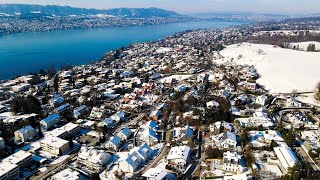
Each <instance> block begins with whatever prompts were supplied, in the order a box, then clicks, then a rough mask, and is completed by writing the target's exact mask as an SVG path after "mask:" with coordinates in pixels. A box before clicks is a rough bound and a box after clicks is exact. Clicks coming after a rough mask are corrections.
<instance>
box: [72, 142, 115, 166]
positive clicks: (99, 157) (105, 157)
mask: <svg viewBox="0 0 320 180" xmlns="http://www.w3.org/2000/svg"><path fill="white" fill-rule="evenodd" d="M111 158H112V157H111V155H110V154H109V153H107V152H105V151H103V150H98V149H94V148H91V147H85V146H82V147H81V149H80V151H79V153H78V158H77V162H78V163H79V164H81V165H84V166H86V167H87V168H88V169H90V170H91V171H93V172H100V171H101V170H102V169H103V167H105V166H106V165H107V164H108V163H109V162H110V160H111Z"/></svg>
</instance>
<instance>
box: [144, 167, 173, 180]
mask: <svg viewBox="0 0 320 180" xmlns="http://www.w3.org/2000/svg"><path fill="white" fill-rule="evenodd" d="M167 175H168V173H167V171H166V170H164V169H161V168H150V169H149V170H147V171H146V172H145V173H144V174H143V175H142V177H145V178H147V179H148V180H163V179H165V178H166V176H167Z"/></svg>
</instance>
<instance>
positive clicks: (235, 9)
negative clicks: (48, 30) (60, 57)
mask: <svg viewBox="0 0 320 180" xmlns="http://www.w3.org/2000/svg"><path fill="white" fill-rule="evenodd" d="M0 4H39V5H61V6H72V7H80V8H95V9H110V8H149V7H156V8H162V9H166V10H171V11H175V12H177V13H181V14H195V13H221V12H229V13H242V12H253V13H261V14H289V15H290V14H313V13H320V1H318V0H303V1H301V0H174V1H172V0H130V2H129V1H128V0H108V2H106V1H101V0H90V2H89V1H88V0H28V2H26V0H1V1H0Z"/></svg>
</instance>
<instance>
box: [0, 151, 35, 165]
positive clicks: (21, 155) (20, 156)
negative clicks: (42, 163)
mask: <svg viewBox="0 0 320 180" xmlns="http://www.w3.org/2000/svg"><path fill="white" fill-rule="evenodd" d="M31 156H32V154H31V153H29V152H27V151H23V150H20V151H18V152H16V153H14V154H12V155H11V156H9V157H7V158H5V159H3V160H2V162H10V163H12V164H18V163H19V162H21V161H23V160H24V159H26V158H28V157H31Z"/></svg>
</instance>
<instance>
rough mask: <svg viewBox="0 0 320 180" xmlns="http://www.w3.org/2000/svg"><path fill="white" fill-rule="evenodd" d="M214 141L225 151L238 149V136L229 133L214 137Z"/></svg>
mask: <svg viewBox="0 0 320 180" xmlns="http://www.w3.org/2000/svg"><path fill="white" fill-rule="evenodd" d="M213 140H214V141H215V143H216V144H217V145H218V146H219V147H222V148H225V149H235V148H236V147H237V138H236V135H235V134H233V133H232V132H229V131H227V132H223V133H221V134H219V135H217V136H214V137H213Z"/></svg>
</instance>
